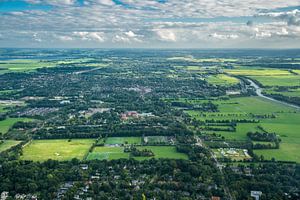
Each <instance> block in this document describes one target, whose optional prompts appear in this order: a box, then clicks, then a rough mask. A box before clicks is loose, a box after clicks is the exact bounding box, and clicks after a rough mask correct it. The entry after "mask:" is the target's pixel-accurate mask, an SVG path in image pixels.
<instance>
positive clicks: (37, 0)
mask: <svg viewBox="0 0 300 200" xmlns="http://www.w3.org/2000/svg"><path fill="white" fill-rule="evenodd" d="M26 2H28V3H31V4H49V5H58V6H62V5H74V4H75V3H76V2H77V1H76V0H26Z"/></svg>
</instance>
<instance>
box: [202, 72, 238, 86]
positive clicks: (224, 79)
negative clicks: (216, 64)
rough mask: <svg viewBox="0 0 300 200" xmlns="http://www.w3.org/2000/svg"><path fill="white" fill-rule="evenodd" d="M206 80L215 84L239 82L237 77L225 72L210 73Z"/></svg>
mask: <svg viewBox="0 0 300 200" xmlns="http://www.w3.org/2000/svg"><path fill="white" fill-rule="evenodd" d="M206 80H207V82H208V83H210V84H215V85H235V84H238V83H239V82H240V81H239V80H238V79H237V78H235V77H231V76H228V75H226V74H218V75H211V76H209V77H208V78H207V79H206Z"/></svg>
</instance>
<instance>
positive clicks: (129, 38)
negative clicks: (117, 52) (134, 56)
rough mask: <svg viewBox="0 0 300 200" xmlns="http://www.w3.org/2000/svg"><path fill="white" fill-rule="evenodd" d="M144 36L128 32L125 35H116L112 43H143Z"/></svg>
mask: <svg viewBox="0 0 300 200" xmlns="http://www.w3.org/2000/svg"><path fill="white" fill-rule="evenodd" d="M142 38H143V35H138V34H136V33H134V32H133V31H127V32H123V33H119V34H116V35H115V36H114V37H113V39H112V41H113V42H122V43H132V42H138V43H141V42H143V41H142Z"/></svg>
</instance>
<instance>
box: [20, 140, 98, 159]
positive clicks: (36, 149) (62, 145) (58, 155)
mask: <svg viewBox="0 0 300 200" xmlns="http://www.w3.org/2000/svg"><path fill="white" fill-rule="evenodd" d="M93 143H94V140H93V139H73V140H71V141H70V142H68V140H59V139H58V140H33V141H32V142H31V143H30V144H27V145H26V146H25V147H24V148H23V155H22V156H21V159H22V160H33V161H45V160H48V159H53V160H71V159H72V158H78V159H83V157H84V156H85V155H86V154H87V153H88V151H89V148H90V147H91V145H92V144H93Z"/></svg>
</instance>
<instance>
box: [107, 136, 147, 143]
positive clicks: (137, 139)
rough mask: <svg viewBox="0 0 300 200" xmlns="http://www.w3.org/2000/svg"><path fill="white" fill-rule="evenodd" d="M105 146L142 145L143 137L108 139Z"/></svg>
mask: <svg viewBox="0 0 300 200" xmlns="http://www.w3.org/2000/svg"><path fill="white" fill-rule="evenodd" d="M105 144H111V145H113V144H141V137H108V138H107V139H106V141H105Z"/></svg>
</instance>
